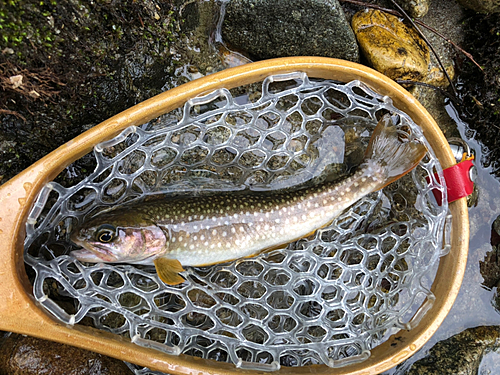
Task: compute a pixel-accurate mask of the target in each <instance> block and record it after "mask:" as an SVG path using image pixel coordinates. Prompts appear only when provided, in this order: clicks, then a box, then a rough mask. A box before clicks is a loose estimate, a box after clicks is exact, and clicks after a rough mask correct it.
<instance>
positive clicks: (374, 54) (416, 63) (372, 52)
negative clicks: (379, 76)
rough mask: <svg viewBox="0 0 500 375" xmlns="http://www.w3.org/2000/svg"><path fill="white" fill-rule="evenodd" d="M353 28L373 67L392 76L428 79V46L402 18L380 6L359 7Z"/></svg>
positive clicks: (416, 79) (354, 17)
mask: <svg viewBox="0 0 500 375" xmlns="http://www.w3.org/2000/svg"><path fill="white" fill-rule="evenodd" d="M352 28H353V30H354V33H355V35H356V38H357V39H358V43H359V45H360V47H361V51H362V52H363V54H364V56H365V57H366V58H367V60H368V62H369V63H370V64H371V66H372V67H373V68H375V69H376V70H378V71H379V72H381V73H383V74H385V75H386V76H388V77H390V78H392V79H403V80H404V79H410V80H415V81H423V80H424V79H425V77H426V76H427V74H428V69H429V68H428V67H429V62H430V55H429V49H428V47H427V45H426V44H425V42H424V41H423V40H422V39H421V38H420V36H419V35H418V34H417V33H416V32H415V31H414V30H413V29H411V28H409V27H407V26H406V25H405V24H404V23H403V22H401V21H400V19H399V18H397V17H396V16H393V15H391V14H388V13H384V12H381V11H379V10H367V11H360V12H358V13H356V14H355V15H354V16H353V18H352Z"/></svg>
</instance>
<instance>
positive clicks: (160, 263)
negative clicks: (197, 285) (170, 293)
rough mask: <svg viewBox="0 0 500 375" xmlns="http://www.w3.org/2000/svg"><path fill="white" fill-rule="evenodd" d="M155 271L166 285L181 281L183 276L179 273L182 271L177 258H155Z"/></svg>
mask: <svg viewBox="0 0 500 375" xmlns="http://www.w3.org/2000/svg"><path fill="white" fill-rule="evenodd" d="M154 263H155V267H156V272H157V273H158V276H160V279H161V281H163V282H164V283H165V284H168V285H177V284H181V283H183V282H184V281H185V280H184V278H182V277H181V275H179V272H183V271H184V268H182V265H181V263H180V262H179V261H178V260H177V259H169V258H157V259H155V260H154Z"/></svg>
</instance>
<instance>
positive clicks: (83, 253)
mask: <svg viewBox="0 0 500 375" xmlns="http://www.w3.org/2000/svg"><path fill="white" fill-rule="evenodd" d="M70 239H71V241H72V242H73V243H74V244H75V245H77V246H80V249H76V250H73V251H71V252H70V255H72V256H74V257H75V258H76V259H78V260H79V261H80V262H86V263H103V262H112V261H113V258H112V257H111V256H109V257H106V254H107V251H106V250H105V249H101V250H104V251H105V252H106V254H103V253H101V252H97V251H94V250H93V249H92V248H91V247H89V246H88V243H86V241H85V240H84V239H82V238H81V237H79V236H78V232H75V233H73V234H71V236H70Z"/></svg>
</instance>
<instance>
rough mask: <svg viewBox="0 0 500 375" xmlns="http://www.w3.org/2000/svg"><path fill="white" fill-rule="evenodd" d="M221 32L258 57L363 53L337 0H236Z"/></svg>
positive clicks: (351, 56) (356, 55) (352, 56)
mask: <svg viewBox="0 0 500 375" xmlns="http://www.w3.org/2000/svg"><path fill="white" fill-rule="evenodd" d="M222 36H223V38H224V40H225V41H226V42H228V43H229V44H230V45H231V46H232V47H234V48H236V49H238V50H241V51H244V52H248V54H250V55H251V57H252V58H256V59H267V58H272V57H283V56H301V55H305V56H327V57H336V58H341V59H346V60H351V61H358V59H359V51H358V46H357V44H356V38H355V37H354V33H353V31H352V29H351V27H350V26H349V24H348V23H347V20H346V18H345V15H344V12H343V10H342V8H341V7H340V5H339V2H338V0H297V1H288V0H232V1H231V2H230V3H229V4H228V5H227V8H226V14H225V18H224V22H223V24H222Z"/></svg>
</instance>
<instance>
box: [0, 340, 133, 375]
mask: <svg viewBox="0 0 500 375" xmlns="http://www.w3.org/2000/svg"><path fill="white" fill-rule="evenodd" d="M0 374H5V375H39V374H51V375H59V374H61V375H63V374H64V375H79V374H82V375H83V374H86V375H88V374H92V375H101V374H102V375H114V374H116V375H118V374H120V375H128V374H132V372H131V371H130V370H129V369H128V367H127V366H126V365H125V364H124V363H123V362H122V361H119V360H117V359H114V358H110V357H106V356H104V355H101V354H97V353H93V352H89V351H87V350H83V349H78V348H75V347H73V346H69V345H64V344H59V343H55V342H51V341H46V340H41V339H37V338H34V337H28V336H23V335H17V334H11V335H10V336H8V337H7V338H6V339H5V340H4V341H3V343H2V344H1V347H0Z"/></svg>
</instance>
